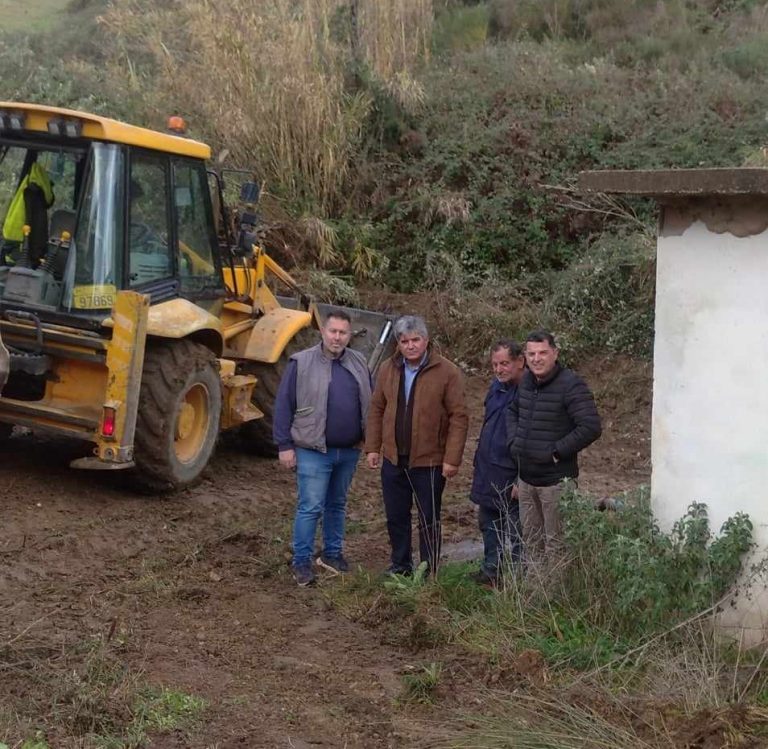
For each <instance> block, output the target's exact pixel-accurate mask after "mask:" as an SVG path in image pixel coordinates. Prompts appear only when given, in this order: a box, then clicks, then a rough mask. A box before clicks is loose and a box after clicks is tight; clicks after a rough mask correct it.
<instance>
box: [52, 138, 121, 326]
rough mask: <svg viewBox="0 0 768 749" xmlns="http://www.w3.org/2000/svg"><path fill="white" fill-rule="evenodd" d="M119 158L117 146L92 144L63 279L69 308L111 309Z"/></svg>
mask: <svg viewBox="0 0 768 749" xmlns="http://www.w3.org/2000/svg"><path fill="white" fill-rule="evenodd" d="M123 162H124V156H123V152H122V150H121V149H120V148H119V147H118V146H116V145H110V144H104V143H94V144H93V146H92V158H91V160H90V166H89V169H88V175H87V179H86V181H85V187H84V191H83V200H82V204H81V207H80V219H79V221H78V224H77V231H76V232H75V236H74V239H73V241H72V246H71V248H70V252H69V262H68V264H67V268H66V278H65V284H64V300H65V302H64V307H65V308H66V309H67V310H68V311H80V310H82V311H88V310H105V309H110V308H111V307H112V305H113V304H114V302H115V295H116V293H117V290H118V288H119V286H120V278H121V274H122V257H123V241H122V232H121V227H122V226H123V212H124V199H123V192H124V190H123V173H124V172H123Z"/></svg>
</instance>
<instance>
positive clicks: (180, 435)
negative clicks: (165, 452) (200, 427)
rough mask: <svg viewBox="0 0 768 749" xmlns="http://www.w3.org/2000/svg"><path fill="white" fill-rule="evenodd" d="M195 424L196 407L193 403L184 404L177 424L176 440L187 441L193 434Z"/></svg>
mask: <svg viewBox="0 0 768 749" xmlns="http://www.w3.org/2000/svg"><path fill="white" fill-rule="evenodd" d="M194 423H195V407H194V406H193V405H192V404H191V403H183V404H182V406H181V410H180V411H179V419H178V421H177V422H176V439H177V440H185V439H187V438H188V437H189V435H190V434H191V432H192V427H193V426H194Z"/></svg>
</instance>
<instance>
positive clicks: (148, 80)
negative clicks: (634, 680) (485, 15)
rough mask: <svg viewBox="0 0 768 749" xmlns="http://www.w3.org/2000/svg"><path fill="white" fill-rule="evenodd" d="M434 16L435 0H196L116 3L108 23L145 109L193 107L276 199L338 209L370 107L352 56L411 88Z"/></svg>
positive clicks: (121, 72)
mask: <svg viewBox="0 0 768 749" xmlns="http://www.w3.org/2000/svg"><path fill="white" fill-rule="evenodd" d="M350 14H352V16H353V18H354V20H351V19H350ZM431 19H432V9H431V0H385V1H382V2H377V1H376V0H352V2H349V0H346V1H344V0H272V2H270V3H268V4H266V3H253V2H250V0H232V2H229V3H217V2H213V1H212V0H192V1H191V2H188V3H184V4H181V3H172V4H170V5H148V4H147V3H144V2H126V3H117V4H115V5H114V6H113V7H112V9H111V10H110V11H109V12H108V13H107V14H106V15H105V17H104V23H105V24H106V25H107V26H108V27H109V28H110V29H111V30H112V31H113V32H114V33H115V36H116V39H117V47H116V50H117V54H116V64H115V66H114V70H115V71H116V74H117V75H118V77H121V78H122V79H124V80H126V81H127V82H128V83H129V84H130V85H131V86H133V87H141V88H145V89H146V90H147V93H148V95H149V96H148V102H147V109H148V116H150V117H153V116H154V117H157V114H158V112H159V111H160V110H163V109H164V110H165V111H166V112H168V111H174V110H175V111H179V112H183V113H184V114H187V115H188V116H189V118H190V120H191V121H192V122H193V123H194V124H193V127H194V130H195V132H196V133H198V134H200V135H202V136H203V137H205V138H207V139H210V140H211V141H212V142H213V143H214V144H215V145H218V146H220V147H226V148H227V149H228V150H229V152H230V154H231V160H232V162H237V163H238V164H241V165H243V164H248V165H252V166H253V167H254V169H255V170H256V171H257V173H258V176H259V178H260V179H262V180H263V181H264V182H266V184H267V186H268V188H270V189H271V190H272V192H273V193H276V194H277V196H278V197H282V198H284V199H286V200H287V201H289V202H290V203H291V204H293V205H297V204H298V205H301V206H303V207H304V208H305V209H309V210H313V211H316V212H319V213H321V214H324V215H329V214H332V213H333V212H334V211H337V210H338V209H339V208H340V207H341V206H342V205H343V204H344V203H345V186H346V185H347V184H348V182H349V177H350V173H351V171H352V170H353V169H354V165H355V160H356V158H357V157H358V156H359V155H360V153H361V144H362V138H363V131H364V127H365V125H366V121H367V118H368V116H369V113H370V107H371V98H370V96H369V94H368V93H367V92H366V91H364V90H361V89H356V88H355V86H354V85H353V83H352V81H353V78H352V77H351V75H350V73H351V61H352V58H353V57H354V56H358V57H360V56H361V58H360V60H359V61H360V62H362V63H363V64H365V65H366V66H368V68H369V69H371V70H372V71H374V73H375V74H376V75H377V76H379V78H380V79H381V81H382V82H384V83H385V84H388V83H391V84H392V85H393V86H396V87H398V86H399V90H406V88H407V86H405V84H404V83H403V82H404V81H408V80H410V78H409V72H410V70H411V68H412V66H413V65H414V64H415V63H416V61H417V60H418V59H419V58H420V57H422V56H423V55H424V54H425V53H426V51H427V49H428V46H427V43H426V40H427V38H428V37H429V34H430V28H431ZM398 82H399V83H398Z"/></svg>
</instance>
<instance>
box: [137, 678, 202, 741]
mask: <svg viewBox="0 0 768 749" xmlns="http://www.w3.org/2000/svg"><path fill="white" fill-rule="evenodd" d="M205 705H206V703H205V700H203V699H201V698H200V697H197V696H195V695H192V694H186V693H185V692H180V691H178V690H175V689H169V688H167V687H161V688H151V689H145V690H143V691H142V692H140V694H139V696H138V697H137V698H136V702H135V705H134V723H135V724H136V725H137V726H141V728H142V729H143V730H144V731H172V730H174V729H176V728H178V727H179V726H182V725H185V724H188V723H190V722H192V721H194V720H196V719H197V718H198V717H199V716H200V714H201V713H202V711H203V710H204V709H205Z"/></svg>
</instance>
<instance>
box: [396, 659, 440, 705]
mask: <svg viewBox="0 0 768 749" xmlns="http://www.w3.org/2000/svg"><path fill="white" fill-rule="evenodd" d="M442 670H443V666H442V664H441V663H430V664H428V665H425V666H420V667H419V668H416V669H413V670H411V671H410V672H409V673H407V674H404V675H403V693H402V695H401V697H400V701H401V702H403V703H405V704H413V703H418V704H422V705H428V704H431V703H432V702H433V701H434V699H435V692H436V691H437V687H438V685H439V684H440V676H441V674H442Z"/></svg>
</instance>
